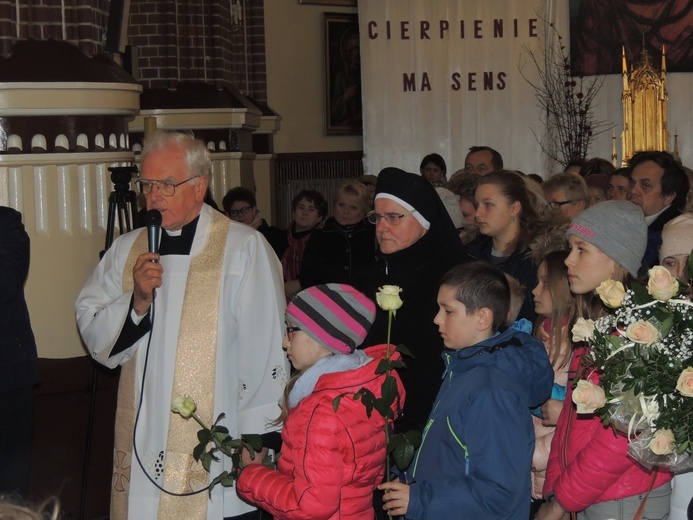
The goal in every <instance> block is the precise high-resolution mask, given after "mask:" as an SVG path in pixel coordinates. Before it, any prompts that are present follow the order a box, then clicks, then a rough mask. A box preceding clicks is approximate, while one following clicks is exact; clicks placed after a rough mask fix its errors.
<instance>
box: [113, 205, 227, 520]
mask: <svg viewBox="0 0 693 520" xmlns="http://www.w3.org/2000/svg"><path fill="white" fill-rule="evenodd" d="M228 229H229V220H228V219H227V218H225V217H224V216H223V215H221V214H220V213H218V212H216V211H214V212H212V224H211V228H210V231H209V233H208V236H207V240H206V243H205V246H204V249H203V250H202V251H201V252H200V254H198V255H197V256H195V257H194V258H192V259H191V261H190V268H189V271H188V278H187V281H186V288H185V296H184V298H183V311H182V315H181V320H180V327H179V334H178V347H177V350H176V362H175V363H176V364H175V372H174V378H173V390H172V397H171V400H170V401H169V402H168V403H158V405H161V406H165V407H166V409H169V408H170V404H171V401H173V398H174V397H175V396H177V395H189V396H190V397H192V398H193V399H194V400H195V402H196V403H197V412H196V414H197V415H198V417H200V419H201V420H203V421H204V422H205V423H206V424H208V425H211V424H212V422H213V420H214V417H213V415H214V390H215V366H216V344H217V341H216V340H217V324H218V314H219V312H218V311H219V295H220V289H221V276H222V264H223V261H224V250H225V248H226V238H227V236H228ZM146 250H147V234H146V233H140V235H139V236H138V237H137V238H136V239H135V243H134V244H133V247H132V249H131V250H130V254H129V256H128V259H127V261H126V264H125V267H124V271H123V291H129V290H132V288H133V280H132V269H133V267H134V265H135V261H136V260H137V257H138V256H139V255H140V254H141V253H142V252H144V251H146ZM136 359H137V352H135V355H134V356H133V357H132V359H130V360H129V361H128V362H127V363H125V365H123V367H122V371H121V376H120V385H119V388H118V407H117V412H116V413H117V415H116V444H115V454H114V471H113V484H112V496H111V519H112V520H126V519H127V512H128V491H129V480H130V465H131V461H132V433H133V430H134V424H135V414H136V408H135V388H136V367H137V362H136ZM198 430H199V425H198V424H197V423H196V422H195V421H194V420H192V419H190V420H185V419H183V418H182V417H180V416H178V415H173V414H172V416H171V417H170V419H169V428H168V435H167V441H166V442H167V444H166V454H165V466H164V478H163V483H162V487H163V488H164V489H166V490H167V491H170V492H173V493H188V492H190V491H196V490H198V489H202V488H204V487H205V486H206V485H207V473H206V471H205V470H204V469H203V468H202V466H201V465H200V464H199V463H197V462H195V461H194V459H193V456H192V452H193V449H194V447H195V446H196V445H197V431H198ZM207 501H208V498H207V493H206V492H202V493H198V494H196V495H192V496H189V497H178V496H173V495H169V494H167V493H163V492H162V493H161V496H160V500H159V512H158V517H159V518H165V519H167V520H168V519H173V520H175V519H178V518H180V519H186V520H188V519H190V520H195V519H201V520H203V519H205V518H206V517H207Z"/></svg>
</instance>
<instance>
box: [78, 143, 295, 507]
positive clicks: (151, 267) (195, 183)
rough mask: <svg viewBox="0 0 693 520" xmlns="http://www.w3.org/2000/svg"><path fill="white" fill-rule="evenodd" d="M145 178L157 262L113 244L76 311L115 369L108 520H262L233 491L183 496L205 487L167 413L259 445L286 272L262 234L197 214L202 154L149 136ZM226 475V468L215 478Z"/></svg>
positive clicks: (132, 239) (278, 373)
mask: <svg viewBox="0 0 693 520" xmlns="http://www.w3.org/2000/svg"><path fill="white" fill-rule="evenodd" d="M141 170H142V177H141V178H140V179H139V180H138V182H139V184H140V189H141V191H142V193H143V194H144V196H145V199H146V202H147V209H149V210H153V209H155V210H158V211H160V212H161V216H162V221H161V227H162V228H163V232H162V235H161V243H160V246H159V252H158V253H153V252H147V251H148V247H147V233H146V232H142V230H141V229H140V230H136V231H133V232H132V233H128V234H125V235H122V236H121V237H119V238H117V239H116V240H115V241H114V243H113V245H112V247H111V248H110V249H109V250H108V251H107V252H106V255H105V256H104V257H103V259H102V260H101V262H100V263H99V265H98V266H97V267H96V269H95V271H94V273H93V274H92V276H91V278H90V279H89V280H88V281H87V283H86V285H85V286H84V288H83V289H82V291H81V293H80V295H79V297H78V300H77V304H76V311H77V323H78V325H79V329H80V332H81V334H82V338H83V339H84V343H85V344H86V346H87V349H88V350H89V352H90V353H91V355H92V357H93V358H94V359H95V360H96V361H98V362H99V363H102V364H104V365H106V366H108V367H111V368H113V367H116V366H118V365H121V366H122V367H123V370H122V373H121V379H120V388H119V393H118V407H117V416H116V445H115V453H114V478H113V488H112V495H111V519H121V518H128V517H129V518H137V519H138V520H149V519H155V518H185V519H200V520H204V519H210V520H211V519H214V520H219V519H222V518H259V513H258V512H257V510H255V509H254V508H253V507H252V506H250V505H248V504H245V503H244V502H242V501H240V500H239V499H238V498H237V496H236V492H235V489H233V488H223V487H221V486H217V487H216V488H215V489H214V492H213V493H212V496H211V500H210V497H209V496H208V493H207V492H206V491H202V492H201V493H198V494H194V495H191V496H180V495H181V494H185V493H190V492H191V491H196V490H198V489H201V488H204V486H205V485H206V481H207V480H208V475H207V474H206V472H205V471H204V469H203V468H202V467H201V466H200V465H199V464H198V463H196V462H195V461H194V460H193V458H192V452H193V449H194V447H195V445H196V444H197V442H198V440H197V435H196V434H197V430H198V429H199V426H198V425H197V424H196V423H195V421H192V420H190V421H186V420H185V419H183V418H182V417H181V416H179V415H173V414H172V413H171V411H170V410H171V402H172V400H173V398H174V397H176V396H178V395H188V396H191V397H193V398H194V400H195V401H196V403H197V412H196V413H197V415H198V416H199V417H200V418H201V419H202V420H203V421H205V422H206V423H207V424H208V425H211V423H212V422H213V421H214V419H215V418H216V417H217V416H218V415H219V414H221V413H222V412H223V413H225V414H226V417H225V418H224V419H223V420H222V421H221V424H222V425H224V426H225V427H227V428H228V429H229V432H230V435H231V436H232V437H234V438H237V437H238V436H239V435H240V434H243V433H262V432H265V431H266V429H267V425H268V423H269V422H270V421H271V420H272V419H274V418H275V417H276V416H277V415H278V413H279V409H278V407H277V402H278V400H279V399H280V397H281V395H282V390H283V387H284V384H285V382H286V373H287V366H286V360H285V358H284V355H283V352H282V350H281V348H280V345H281V341H282V336H283V326H282V316H283V312H284V305H285V304H284V302H285V300H284V294H283V281H282V274H281V266H280V264H279V261H278V259H277V257H276V255H275V254H274V253H273V252H272V250H271V249H270V247H269V245H268V244H267V242H266V241H265V239H264V238H263V237H262V235H261V234H260V233H259V232H257V231H255V230H254V229H252V228H251V227H249V226H244V225H241V224H237V223H235V222H232V221H230V220H229V219H228V218H226V217H225V216H224V215H222V214H221V213H219V212H217V211H214V210H213V209H212V208H211V207H209V206H207V205H206V204H204V197H205V192H206V190H207V186H208V182H209V181H208V176H209V174H210V172H211V161H210V156H209V153H208V151H207V149H206V147H205V145H204V143H202V142H201V141H199V140H196V139H194V138H193V137H192V136H190V135H187V134H182V133H168V132H157V133H155V134H154V135H152V136H150V137H149V138H148V139H147V140H146V141H145V144H144V149H143V151H142V167H141ZM133 439H134V440H133ZM133 454H134V456H132V455H133ZM256 460H257V459H256ZM230 469H231V462H230V459H228V458H223V459H222V460H221V461H219V462H215V463H213V464H212V469H211V471H210V473H211V475H212V478H213V477H216V476H217V475H218V474H219V473H221V472H222V471H224V470H230ZM176 495H178V496H176Z"/></svg>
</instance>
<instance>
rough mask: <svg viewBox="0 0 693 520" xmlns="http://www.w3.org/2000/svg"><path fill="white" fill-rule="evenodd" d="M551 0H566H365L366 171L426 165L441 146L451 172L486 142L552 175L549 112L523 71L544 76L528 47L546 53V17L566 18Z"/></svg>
mask: <svg viewBox="0 0 693 520" xmlns="http://www.w3.org/2000/svg"><path fill="white" fill-rule="evenodd" d="M551 4H567V2H557V1H556V0H522V1H520V0H485V1H484V2H479V1H477V0H458V1H455V0H426V1H421V0H359V30H360V42H361V67H362V74H361V78H362V88H363V145H364V155H365V163H364V164H365V168H366V171H367V172H368V173H373V174H377V173H378V172H379V171H380V170H381V169H382V168H384V167H386V166H397V167H399V168H402V169H404V170H407V171H410V172H417V173H418V171H419V164H420V162H421V159H422V158H423V157H424V156H425V155H427V154H429V153H433V152H435V153H439V154H440V155H442V156H443V158H444V159H445V161H446V163H447V170H448V178H450V177H451V176H452V174H453V173H454V172H455V171H457V170H458V169H461V168H463V166H464V158H465V156H466V154H467V151H468V149H469V147H471V146H481V145H484V146H491V147H493V148H495V149H496V150H498V151H499V152H500V153H501V155H502V156H503V159H504V163H505V167H506V168H510V169H517V170H522V171H524V172H525V173H539V174H540V175H544V174H545V170H546V169H547V168H551V165H549V164H548V163H547V159H546V158H545V157H544V155H543V154H542V153H541V147H540V145H539V142H538V139H541V138H542V135H543V125H542V122H541V118H542V117H543V115H542V114H541V110H540V109H539V107H538V105H537V101H536V99H535V93H534V89H533V88H532V86H531V85H530V84H529V83H528V82H527V80H526V79H525V78H523V76H525V77H526V78H527V79H529V80H530V81H533V82H536V81H537V78H538V72H537V70H536V66H535V65H534V63H533V62H532V61H531V60H530V59H529V54H528V52H533V53H534V54H535V56H543V52H544V50H543V49H544V45H545V38H544V33H545V23H549V22H554V21H559V23H558V25H563V24H562V23H560V22H561V21H563V20H565V21H566V24H567V19H568V15H567V7H561V6H559V7H556V8H554V7H553V6H552V5H551ZM554 9H559V10H560V11H562V12H553V11H554ZM564 30H565V31H566V32H567V28H566V29H564ZM566 38H567V34H566ZM550 173H552V172H550Z"/></svg>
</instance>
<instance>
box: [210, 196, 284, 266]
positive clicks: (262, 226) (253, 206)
mask: <svg viewBox="0 0 693 520" xmlns="http://www.w3.org/2000/svg"><path fill="white" fill-rule="evenodd" d="M221 204H222V206H224V213H226V216H227V217H229V218H230V219H231V220H235V221H236V222H240V223H241V224H246V225H247V226H250V227H252V228H255V229H257V230H258V231H259V232H260V233H262V234H263V236H264V237H265V238H266V239H267V242H269V245H271V246H272V249H274V252H275V253H276V254H277V257H279V258H281V257H282V255H283V254H284V251H285V250H286V247H287V242H286V235H285V234H284V232H283V231H282V230H281V229H279V228H276V227H274V226H270V225H269V224H268V223H267V221H266V220H265V219H264V218H262V217H260V211H259V210H258V209H257V202H256V201H255V194H254V193H253V192H252V191H250V190H249V189H248V188H243V187H241V186H238V187H236V188H231V189H230V190H229V191H227V192H226V195H224V199H223V200H222V202H221Z"/></svg>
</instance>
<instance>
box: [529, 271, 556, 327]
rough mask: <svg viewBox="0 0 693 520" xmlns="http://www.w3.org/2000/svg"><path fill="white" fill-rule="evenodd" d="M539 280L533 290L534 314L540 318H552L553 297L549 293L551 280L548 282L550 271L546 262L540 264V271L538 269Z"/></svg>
mask: <svg viewBox="0 0 693 520" xmlns="http://www.w3.org/2000/svg"><path fill="white" fill-rule="evenodd" d="M537 278H538V279H539V281H538V282H537V285H536V287H535V288H534V289H532V295H533V296H534V312H536V313H537V314H538V315H539V316H543V317H550V316H551V311H552V310H553V298H552V297H551V292H550V291H549V280H548V269H547V268H546V262H542V263H541V264H539V269H537Z"/></svg>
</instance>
